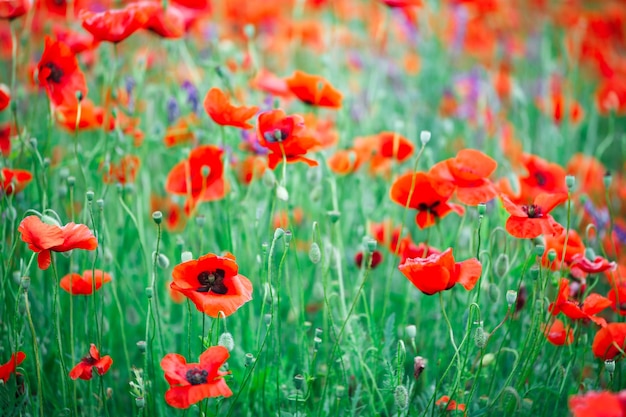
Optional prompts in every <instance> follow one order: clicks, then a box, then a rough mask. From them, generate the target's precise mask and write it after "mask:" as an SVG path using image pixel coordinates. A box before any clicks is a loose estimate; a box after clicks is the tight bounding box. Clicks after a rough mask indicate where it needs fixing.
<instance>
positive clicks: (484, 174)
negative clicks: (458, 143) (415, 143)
mask: <svg viewBox="0 0 626 417" xmlns="http://www.w3.org/2000/svg"><path fill="white" fill-rule="evenodd" d="M497 166H498V164H497V162H496V161H494V160H493V159H491V158H490V157H488V156H487V155H485V154H484V153H482V152H480V151H477V150H475V149H463V150H461V151H459V153H458V154H457V155H456V157H454V158H450V159H446V160H445V161H441V162H438V163H436V164H435V165H433V166H432V168H431V169H430V171H429V173H430V174H431V175H432V176H433V177H435V178H436V183H437V186H438V187H437V188H438V189H446V188H447V189H450V188H452V189H453V190H454V189H456V196H457V198H458V199H459V201H460V202H461V203H463V204H467V205H468V206H476V205H478V204H480V203H486V202H488V201H490V200H493V199H494V198H496V197H497V196H498V192H497V190H496V187H495V185H493V183H492V182H491V181H490V180H489V176H490V175H491V174H493V172H494V171H495V170H496V168H497ZM440 187H441V188H440Z"/></svg>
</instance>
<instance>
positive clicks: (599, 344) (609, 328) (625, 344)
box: [591, 323, 626, 360]
mask: <svg viewBox="0 0 626 417" xmlns="http://www.w3.org/2000/svg"><path fill="white" fill-rule="evenodd" d="M624 349H626V323H609V324H607V325H606V326H604V327H602V328H601V329H600V330H598V333H596V336H595V337H594V338H593V344H592V346H591V350H592V351H593V354H594V355H595V356H596V358H599V359H602V360H611V359H614V358H615V357H616V356H620V355H621V356H624Z"/></svg>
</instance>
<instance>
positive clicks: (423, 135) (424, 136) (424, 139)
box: [420, 130, 430, 146]
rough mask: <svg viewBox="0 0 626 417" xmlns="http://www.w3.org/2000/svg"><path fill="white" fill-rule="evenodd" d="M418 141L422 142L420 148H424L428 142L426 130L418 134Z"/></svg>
mask: <svg viewBox="0 0 626 417" xmlns="http://www.w3.org/2000/svg"><path fill="white" fill-rule="evenodd" d="M420 141H421V142H422V146H426V144H427V143H428V142H430V132H429V131H428V130H422V131H421V132H420Z"/></svg>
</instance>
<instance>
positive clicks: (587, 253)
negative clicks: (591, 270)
mask: <svg viewBox="0 0 626 417" xmlns="http://www.w3.org/2000/svg"><path fill="white" fill-rule="evenodd" d="M585 258H587V259H596V253H595V251H594V250H593V249H592V248H586V249H585Z"/></svg>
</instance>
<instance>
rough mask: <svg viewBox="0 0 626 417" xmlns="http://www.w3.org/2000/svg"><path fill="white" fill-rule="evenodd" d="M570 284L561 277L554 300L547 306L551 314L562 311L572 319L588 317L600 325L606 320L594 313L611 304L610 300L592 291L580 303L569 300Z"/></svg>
mask: <svg viewBox="0 0 626 417" xmlns="http://www.w3.org/2000/svg"><path fill="white" fill-rule="evenodd" d="M570 294H571V290H570V285H569V280H568V279H565V278H561V282H560V284H559V294H558V296H557V298H556V300H555V301H554V303H551V304H550V306H549V307H548V310H549V311H550V312H551V313H552V315H553V316H556V315H557V314H559V313H560V312H563V314H565V315H566V316H567V317H569V318H570V319H572V320H582V319H588V320H591V321H593V322H594V323H596V324H598V325H600V326H602V325H604V324H605V323H606V321H605V320H604V319H603V318H601V317H596V316H595V315H596V314H598V313H599V312H601V311H602V310H604V309H605V308H607V307H609V306H610V305H611V300H609V299H608V298H605V297H603V296H601V295H600V294H596V293H592V294H589V295H588V296H587V298H585V301H584V302H583V303H582V304H580V303H579V302H578V301H572V300H570Z"/></svg>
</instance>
